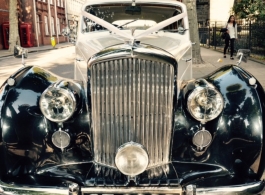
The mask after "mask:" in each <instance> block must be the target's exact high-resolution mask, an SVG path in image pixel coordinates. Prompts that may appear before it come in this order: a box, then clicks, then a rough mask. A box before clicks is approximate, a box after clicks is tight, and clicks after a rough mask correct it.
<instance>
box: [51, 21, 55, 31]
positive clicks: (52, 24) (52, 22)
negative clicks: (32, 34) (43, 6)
mask: <svg viewBox="0 0 265 195" xmlns="http://www.w3.org/2000/svg"><path fill="white" fill-rule="evenodd" d="M51 27H52V30H51V31H52V35H55V29H54V17H51Z"/></svg>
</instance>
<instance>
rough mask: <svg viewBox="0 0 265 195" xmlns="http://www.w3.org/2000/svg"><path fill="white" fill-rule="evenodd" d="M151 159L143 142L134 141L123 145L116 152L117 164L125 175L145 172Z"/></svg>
mask: <svg viewBox="0 0 265 195" xmlns="http://www.w3.org/2000/svg"><path fill="white" fill-rule="evenodd" d="M148 163H149V159H148V154H147V152H146V150H145V149H144V148H143V146H142V145H141V144H137V143H134V142H130V143H126V144H124V145H122V146H121V147H120V148H119V149H118V152H117V154H116V157H115V164H116V166H117V168H118V169H119V170H120V172H122V173H123V174H124V175H129V176H136V175H139V174H141V173H142V172H144V171H145V170H146V168H147V166H148Z"/></svg>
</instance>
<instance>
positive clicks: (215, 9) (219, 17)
mask: <svg viewBox="0 0 265 195" xmlns="http://www.w3.org/2000/svg"><path fill="white" fill-rule="evenodd" d="M233 5H234V0H210V21H211V22H212V21H218V22H219V21H220V22H221V21H223V22H227V20H228V18H229V16H230V11H231V9H232V7H233Z"/></svg>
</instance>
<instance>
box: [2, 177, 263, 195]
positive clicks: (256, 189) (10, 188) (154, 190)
mask: <svg viewBox="0 0 265 195" xmlns="http://www.w3.org/2000/svg"><path fill="white" fill-rule="evenodd" d="M264 186H265V182H264V180H263V181H258V182H253V183H249V184H244V185H234V186H223V187H213V188H197V189H196V187H195V186H193V185H188V186H186V188H185V189H184V190H183V189H182V188H181V187H81V189H80V190H81V194H83V193H90V194H104V193H108V194H124V192H126V194H147V193H148V194H179V195H181V194H183V193H184V194H186V195H200V194H203V195H212V194H213V195H224V194H225V195H234V194H237V195H245V194H258V193H261V192H262V191H264ZM71 187H72V188H71ZM75 191H76V193H78V191H79V186H78V185H77V184H74V185H73V186H72V185H70V186H69V189H66V188H47V187H39V188H32V187H29V186H25V187H22V186H15V185H9V184H6V183H4V182H2V181H0V194H3V195H5V194H8V195H12V194H13V195H15V194H22V193H23V194H32V193H33V192H38V194H41V195H50V194H75ZM79 192H80V191H79Z"/></svg>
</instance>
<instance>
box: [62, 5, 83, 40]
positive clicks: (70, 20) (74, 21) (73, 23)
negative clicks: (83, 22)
mask: <svg viewBox="0 0 265 195" xmlns="http://www.w3.org/2000/svg"><path fill="white" fill-rule="evenodd" d="M84 2H85V0H66V13H67V17H66V19H67V24H68V27H69V29H70V32H71V34H70V36H73V37H72V38H74V37H75V36H76V34H77V32H76V29H77V28H78V22H79V19H80V15H81V8H82V6H83V4H84Z"/></svg>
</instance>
